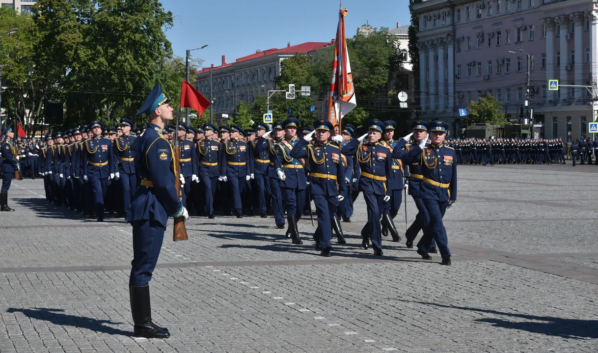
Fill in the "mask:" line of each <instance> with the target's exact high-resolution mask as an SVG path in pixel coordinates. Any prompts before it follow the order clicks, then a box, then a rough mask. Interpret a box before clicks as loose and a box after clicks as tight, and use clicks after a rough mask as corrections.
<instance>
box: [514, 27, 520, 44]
mask: <svg viewBox="0 0 598 353" xmlns="http://www.w3.org/2000/svg"><path fill="white" fill-rule="evenodd" d="M521 32H522V31H521V27H517V32H516V33H517V34H516V37H515V38H517V39H516V40H515V43H519V42H521Z"/></svg>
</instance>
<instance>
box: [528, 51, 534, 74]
mask: <svg viewBox="0 0 598 353" xmlns="http://www.w3.org/2000/svg"><path fill="white" fill-rule="evenodd" d="M529 69H530V70H533V69H534V54H532V55H530V56H529Z"/></svg>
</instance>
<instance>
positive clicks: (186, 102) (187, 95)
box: [181, 80, 212, 119]
mask: <svg viewBox="0 0 598 353" xmlns="http://www.w3.org/2000/svg"><path fill="white" fill-rule="evenodd" d="M211 104H212V103H210V101H209V100H208V99H207V98H206V97H204V96H203V94H201V93H199V91H198V90H196V89H195V87H193V86H191V84H190V83H189V82H187V81H185V80H183V89H182V90H181V108H191V109H195V110H197V112H198V113H199V115H198V119H199V117H201V114H203V112H204V111H205V110H206V109H208V107H209V106H210V105H211Z"/></svg>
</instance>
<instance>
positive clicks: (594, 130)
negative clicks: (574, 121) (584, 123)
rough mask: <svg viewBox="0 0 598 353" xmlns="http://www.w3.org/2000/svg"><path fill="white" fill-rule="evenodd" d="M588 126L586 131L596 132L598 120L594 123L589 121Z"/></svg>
mask: <svg viewBox="0 0 598 353" xmlns="http://www.w3.org/2000/svg"><path fill="white" fill-rule="evenodd" d="M589 125H590V127H589V129H588V132H589V133H590V134H598V122H595V123H589Z"/></svg>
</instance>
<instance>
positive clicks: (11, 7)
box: [2, 4, 14, 9]
mask: <svg viewBox="0 0 598 353" xmlns="http://www.w3.org/2000/svg"><path fill="white" fill-rule="evenodd" d="M2 7H7V8H9V9H14V6H13V4H2Z"/></svg>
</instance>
